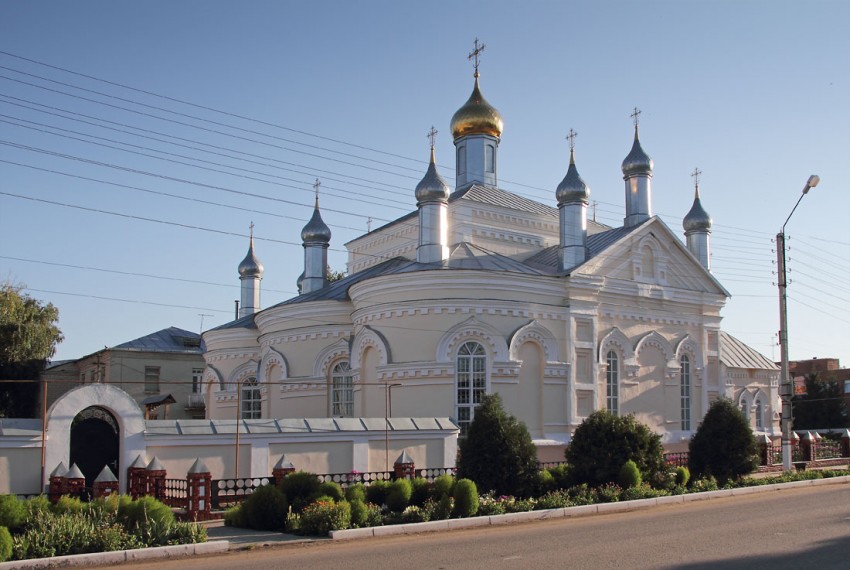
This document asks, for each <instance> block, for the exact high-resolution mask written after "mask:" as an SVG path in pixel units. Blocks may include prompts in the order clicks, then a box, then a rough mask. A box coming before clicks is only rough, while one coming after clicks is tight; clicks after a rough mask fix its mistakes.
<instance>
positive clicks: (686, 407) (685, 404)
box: [679, 355, 691, 431]
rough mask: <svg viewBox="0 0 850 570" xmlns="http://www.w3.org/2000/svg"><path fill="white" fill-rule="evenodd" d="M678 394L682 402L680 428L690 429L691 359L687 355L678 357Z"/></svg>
mask: <svg viewBox="0 0 850 570" xmlns="http://www.w3.org/2000/svg"><path fill="white" fill-rule="evenodd" d="M679 364H680V366H681V368H680V370H679V385H680V392H679V393H680V396H681V403H682V430H684V431H690V429H691V360H690V358H688V357H687V355H683V356H682V358H680V359H679Z"/></svg>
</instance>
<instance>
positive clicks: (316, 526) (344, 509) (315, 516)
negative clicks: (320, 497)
mask: <svg viewBox="0 0 850 570" xmlns="http://www.w3.org/2000/svg"><path fill="white" fill-rule="evenodd" d="M350 525H351V505H350V504H349V503H348V501H341V502H339V503H334V502H333V501H316V502H315V503H311V504H310V505H307V506H306V507H304V510H303V511H301V528H300V531H301V533H302V534H309V535H316V536H324V535H327V534H328V532H330V531H332V530H342V529H344V528H348V527H349V526H350Z"/></svg>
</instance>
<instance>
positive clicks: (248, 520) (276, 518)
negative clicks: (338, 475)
mask: <svg viewBox="0 0 850 570" xmlns="http://www.w3.org/2000/svg"><path fill="white" fill-rule="evenodd" d="M341 492H342V490H341V489H340V493H341ZM287 511H289V504H288V503H287V502H286V495H284V494H283V492H282V491H281V490H280V489H278V488H277V487H275V486H274V485H263V486H262V487H259V488H257V489H255V490H254V492H253V493H251V494H250V495H249V496H248V498H247V499H245V502H244V503H243V504H242V509H241V512H242V517H243V520H244V522H245V524H246V526H247V527H248V528H253V529H256V530H281V529H283V528H284V527H285V526H286V513H287Z"/></svg>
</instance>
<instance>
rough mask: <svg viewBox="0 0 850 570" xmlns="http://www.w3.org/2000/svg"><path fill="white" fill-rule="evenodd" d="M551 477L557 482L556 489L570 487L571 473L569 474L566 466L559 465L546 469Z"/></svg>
mask: <svg viewBox="0 0 850 570" xmlns="http://www.w3.org/2000/svg"><path fill="white" fill-rule="evenodd" d="M546 471H548V472H549V474H550V475H552V479H553V480H554V482H555V488H556V489H566V488H567V487H569V486H570V482H569V473H568V472H567V466H566V465H558V466H556V467H550V468H549V469H546Z"/></svg>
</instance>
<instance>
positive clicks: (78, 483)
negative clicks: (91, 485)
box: [62, 463, 86, 498]
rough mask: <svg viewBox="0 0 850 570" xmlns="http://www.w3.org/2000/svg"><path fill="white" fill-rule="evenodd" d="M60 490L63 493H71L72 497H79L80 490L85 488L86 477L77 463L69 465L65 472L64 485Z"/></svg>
mask: <svg viewBox="0 0 850 570" xmlns="http://www.w3.org/2000/svg"><path fill="white" fill-rule="evenodd" d="M64 487H65V488H64V489H63V491H62V493H63V494H67V495H71V496H72V497H78V498H79V497H81V495H82V492H83V491H84V490H85V488H86V478H85V476H84V475H83V472H82V471H80V468H79V467H77V464H76V463H74V464H73V465H71V468H70V469H68V472H67V473H66V474H65V485H64Z"/></svg>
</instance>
